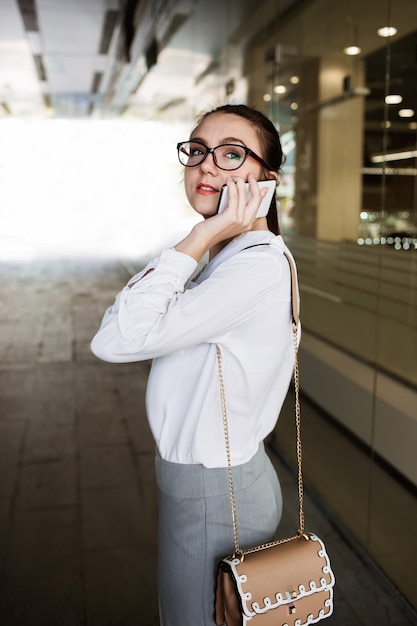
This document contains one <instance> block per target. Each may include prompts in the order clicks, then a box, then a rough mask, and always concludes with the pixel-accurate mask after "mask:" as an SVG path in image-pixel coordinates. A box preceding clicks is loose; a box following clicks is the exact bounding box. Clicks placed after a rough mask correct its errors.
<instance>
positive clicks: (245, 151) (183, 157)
mask: <svg viewBox="0 0 417 626" xmlns="http://www.w3.org/2000/svg"><path fill="white" fill-rule="evenodd" d="M177 151H178V159H179V161H180V163H181V164H182V165H185V167H195V166H196V165H200V163H202V162H203V161H204V159H205V158H207V155H208V154H210V153H211V154H212V155H213V161H214V163H215V165H217V167H219V168H220V169H221V170H229V171H230V170H237V169H239V167H241V166H242V165H243V164H244V162H245V161H246V159H247V158H248V157H249V156H250V157H252V159H255V160H256V161H258V162H259V163H260V164H261V165H263V166H264V167H266V169H267V170H272V169H273V168H272V167H270V166H269V165H268V163H266V162H265V161H264V160H263V159H262V158H261V157H260V156H258V155H257V154H256V153H255V152H253V151H252V150H250V148H246V146H241V145H240V144H235V143H223V144H221V145H220V146H216V147H215V148H208V147H207V146H206V145H205V144H204V143H202V142H201V141H180V143H178V144H177Z"/></svg>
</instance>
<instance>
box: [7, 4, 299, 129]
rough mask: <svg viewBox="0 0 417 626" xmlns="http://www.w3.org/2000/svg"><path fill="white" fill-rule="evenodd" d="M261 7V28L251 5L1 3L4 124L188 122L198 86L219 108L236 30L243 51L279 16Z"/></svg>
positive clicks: (268, 7)
mask: <svg viewBox="0 0 417 626" xmlns="http://www.w3.org/2000/svg"><path fill="white" fill-rule="evenodd" d="M296 2H297V0H282V2H280V3H279V4H280V12H282V10H283V9H285V8H287V7H288V6H290V5H292V4H295V3H296ZM260 4H261V5H262V7H265V10H263V11H261V12H260V13H259V12H257V14H256V19H254V15H253V2H251V0H240V1H236V2H235V1H234V2H224V0H211V1H210V2H201V1H200V2H199V1H198V0H0V116H8V115H11V116H15V117H33V116H45V115H47V116H48V115H49V116H58V117H59V116H64V117H85V116H92V117H103V116H108V115H110V116H111V115H115V116H118V115H120V114H122V113H125V112H126V111H128V112H130V113H131V114H132V115H140V116H145V117H146V116H148V117H149V116H155V115H156V116H157V115H158V113H159V114H161V115H163V114H166V112H167V111H171V110H172V111H175V115H176V117H181V115H188V114H189V111H188V108H189V107H190V106H191V107H192V102H190V98H189V96H190V94H191V93H196V92H197V95H198V89H196V86H197V87H198V84H199V83H201V88H203V87H204V89H205V92H206V94H207V96H206V97H208V98H211V99H212V100H213V99H218V97H219V94H218V90H219V88H220V85H219V76H218V72H217V76H216V68H217V67H218V65H219V62H220V61H221V58H220V57H221V54H222V53H223V54H224V50H225V48H226V47H227V45H228V38H230V36H231V34H233V30H234V29H235V28H236V25H239V40H240V45H241V44H242V42H244V41H245V36H246V37H247V36H249V34H250V32H251V30H252V29H253V28H260V27H261V26H262V23H261V22H260V18H262V20H263V21H265V20H269V19H271V18H272V17H276V14H277V3H276V2H275V1H274V0H264V2H263V3H262V2H261V3H260ZM245 33H246V35H245ZM235 49H236V46H235ZM228 52H229V54H228V66H229V70H230V71H231V72H232V71H233V70H235V69H236V68H235V67H233V64H234V63H239V55H235V54H234V53H233V50H231V49H229V51H228ZM223 69H224V68H223ZM224 78H225V77H224V74H223V76H222V84H221V89H222V91H221V95H222V96H223V95H224ZM237 95H238V94H237ZM181 111H182V113H181Z"/></svg>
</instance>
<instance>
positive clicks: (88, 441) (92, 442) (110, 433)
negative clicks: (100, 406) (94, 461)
mask: <svg viewBox="0 0 417 626" xmlns="http://www.w3.org/2000/svg"><path fill="white" fill-rule="evenodd" d="M76 431H77V441H78V446H79V448H80V449H83V448H91V447H94V446H99V447H102V446H119V445H123V444H127V443H128V442H129V436H128V433H127V432H126V428H125V426H124V424H123V422H122V420H121V418H120V416H119V415H118V414H117V413H116V412H115V413H113V412H112V413H111V414H110V415H109V414H107V413H101V414H100V413H93V414H90V413H88V412H83V413H80V414H79V415H78V419H77V426H76Z"/></svg>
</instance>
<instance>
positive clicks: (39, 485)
mask: <svg viewBox="0 0 417 626" xmlns="http://www.w3.org/2000/svg"><path fill="white" fill-rule="evenodd" d="M75 504H77V466H76V462H75V461H72V460H69V461H57V462H46V463H30V464H26V465H23V466H22V467H21V470H20V477H19V484H18V495H17V498H16V506H17V508H18V509H42V508H50V507H62V506H70V505H75Z"/></svg>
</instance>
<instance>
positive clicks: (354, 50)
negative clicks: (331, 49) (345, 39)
mask: <svg viewBox="0 0 417 626" xmlns="http://www.w3.org/2000/svg"><path fill="white" fill-rule="evenodd" d="M343 52H344V53H345V54H347V55H348V56H350V57H354V56H357V55H358V54H360V53H361V52H362V50H361V48H359V46H347V47H346V48H343Z"/></svg>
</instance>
